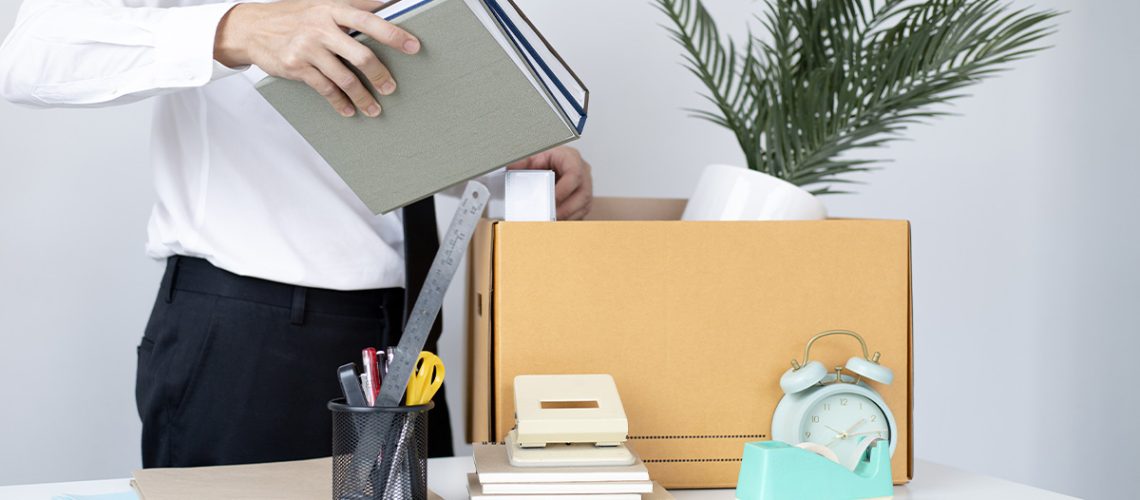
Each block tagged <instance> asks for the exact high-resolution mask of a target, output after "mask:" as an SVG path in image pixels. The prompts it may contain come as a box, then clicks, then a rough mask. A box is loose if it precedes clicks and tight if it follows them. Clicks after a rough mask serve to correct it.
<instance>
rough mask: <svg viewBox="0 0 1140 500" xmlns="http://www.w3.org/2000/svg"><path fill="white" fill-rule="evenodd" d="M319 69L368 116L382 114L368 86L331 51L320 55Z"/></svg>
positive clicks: (317, 59)
mask: <svg viewBox="0 0 1140 500" xmlns="http://www.w3.org/2000/svg"><path fill="white" fill-rule="evenodd" d="M314 63H315V66H316V67H317V69H319V70H321V73H323V74H324V76H325V77H326V78H328V79H329V80H331V81H332V82H333V83H334V84H336V86H337V87H339V88H340V90H341V91H342V92H344V94H345V95H347V96H348V98H349V99H351V100H352V103H353V104H355V105H356V107H357V108H360V110H361V111H362V112H363V113H364V114H365V115H367V116H371V117H376V116H378V115H379V114H380V104H379V103H377V102H376V99H375V98H373V97H372V94H371V93H370V92H368V88H367V87H365V86H364V84H363V83H361V81H360V78H357V76H356V73H353V72H352V71H351V70H349V69H348V67H347V66H345V65H344V63H342V62H341V61H340V59H337V58H336V57H333V55H332V54H331V53H326V54H324V55H321V56H318V57H317V58H316V61H314Z"/></svg>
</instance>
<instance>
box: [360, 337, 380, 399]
mask: <svg viewBox="0 0 1140 500" xmlns="http://www.w3.org/2000/svg"><path fill="white" fill-rule="evenodd" d="M360 356H361V358H362V359H363V360H364V374H365V375H366V376H367V377H368V385H367V386H366V387H365V389H364V395H365V396H367V397H368V406H375V405H376V395H377V394H380V370H378V369H377V366H376V349H375V348H372V347H368V348H365V349H364V350H362V351H360Z"/></svg>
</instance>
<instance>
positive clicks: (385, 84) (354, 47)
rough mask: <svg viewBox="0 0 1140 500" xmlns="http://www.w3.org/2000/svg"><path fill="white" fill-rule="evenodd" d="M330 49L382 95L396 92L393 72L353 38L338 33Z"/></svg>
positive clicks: (330, 43) (331, 41)
mask: <svg viewBox="0 0 1140 500" xmlns="http://www.w3.org/2000/svg"><path fill="white" fill-rule="evenodd" d="M328 49H329V50H331V51H332V52H334V53H335V54H336V55H338V56H340V57H341V58H342V59H344V60H345V61H348V63H349V64H351V65H353V66H355V67H356V69H358V70H360V72H361V73H362V74H364V77H365V78H367V79H368V82H369V83H370V84H372V88H374V89H376V91H377V92H379V93H380V95H389V94H391V93H392V92H395V91H396V80H395V79H393V78H392V72H391V71H388V67H387V66H384V64H383V63H381V62H380V59H378V58H377V57H376V54H374V53H373V52H372V51H371V50H369V49H368V47H365V46H364V45H362V44H361V43H360V42H358V41H356V40H355V39H353V38H352V37H350V36H348V35H346V34H343V33H337V34H336V35H335V36H334V37H333V39H332V40H329V41H328Z"/></svg>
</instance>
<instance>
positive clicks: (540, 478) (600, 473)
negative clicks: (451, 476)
mask: <svg viewBox="0 0 1140 500" xmlns="http://www.w3.org/2000/svg"><path fill="white" fill-rule="evenodd" d="M475 471H476V473H477V474H478V475H479V482H480V483H483V484H491V483H582V482H587V483H599V482H606V481H649V471H648V470H646V469H645V464H644V463H642V462H641V459H640V458H638V459H637V461H636V462H634V463H633V465H616V466H608V467H515V466H513V465H511V464H510V462H509V461H508V459H507V448H506V446H504V445H501V444H476V445H475Z"/></svg>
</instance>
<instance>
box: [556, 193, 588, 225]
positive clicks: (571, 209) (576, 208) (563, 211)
mask: <svg viewBox="0 0 1140 500" xmlns="http://www.w3.org/2000/svg"><path fill="white" fill-rule="evenodd" d="M593 201H594V194H593V189H591V188H590V187H589V186H585V185H583V186H582V187H581V188H578V190H577V191H574V192H573V193H572V194H571V195H570V196H569V197H568V198H566V200H564V201H561V202H559V203H558V220H581V219H582V218H583V217H585V216H586V214H588V213H589V212H590V206H591V205H592V204H593Z"/></svg>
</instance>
